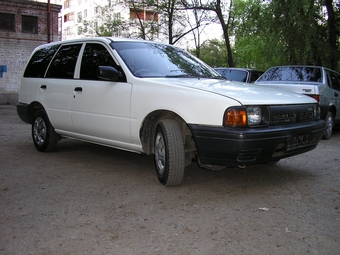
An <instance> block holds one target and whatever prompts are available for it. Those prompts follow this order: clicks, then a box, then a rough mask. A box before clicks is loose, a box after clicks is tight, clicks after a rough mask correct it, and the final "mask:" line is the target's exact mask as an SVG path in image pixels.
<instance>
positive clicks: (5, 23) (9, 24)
mask: <svg viewBox="0 0 340 255" xmlns="http://www.w3.org/2000/svg"><path fill="white" fill-rule="evenodd" d="M0 30H6V31H12V32H15V15H14V14H9V13H0Z"/></svg>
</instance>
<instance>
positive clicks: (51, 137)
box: [32, 110, 59, 152]
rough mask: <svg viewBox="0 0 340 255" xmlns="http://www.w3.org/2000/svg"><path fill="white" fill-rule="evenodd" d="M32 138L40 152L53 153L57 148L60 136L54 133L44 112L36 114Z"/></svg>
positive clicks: (40, 111) (39, 111)
mask: <svg viewBox="0 0 340 255" xmlns="http://www.w3.org/2000/svg"><path fill="white" fill-rule="evenodd" d="M32 138H33V143H34V145H35V147H36V148H37V150H38V151H46V152H48V151H53V150H55V148H56V147H57V143H58V140H59V136H58V134H57V133H56V132H55V131H54V128H53V126H52V125H51V123H50V121H49V119H48V117H47V114H46V112H45V111H44V110H38V111H37V112H36V113H35V114H34V118H33V124H32Z"/></svg>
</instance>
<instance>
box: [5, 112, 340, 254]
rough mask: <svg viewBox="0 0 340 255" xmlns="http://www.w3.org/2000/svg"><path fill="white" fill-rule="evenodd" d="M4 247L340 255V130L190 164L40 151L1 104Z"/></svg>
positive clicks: (69, 143)
mask: <svg viewBox="0 0 340 255" xmlns="http://www.w3.org/2000/svg"><path fill="white" fill-rule="evenodd" d="M0 141H1V146H0V254H6V255H7V254H26V255H28V254H34V255H35V254H46V255H53V254H91V255H92V254H117V255H121V254H156V255H167V254H180V255H187V254H193V255H196V254H211V255H214V254H216V255H217V254H258V255H262V254H289V255H291V254H320V255H321V254H322V255H325V254H330V255H335V254H340V164H339V163H340V130H335V133H334V136H333V138H332V139H331V140H329V141H325V140H322V141H321V142H320V144H319V145H318V147H317V148H316V149H315V150H313V151H311V152H308V153H305V154H302V155H299V156H295V157H292V158H287V159H284V160H281V161H280V162H279V163H277V164H276V165H259V166H252V167H247V168H245V169H239V168H231V169H226V170H222V171H219V172H211V171H207V170H204V169H200V168H199V167H198V166H197V165H196V164H192V165H191V166H189V167H187V168H186V172H185V176H184V180H183V183H182V185H181V186H178V187H171V188H167V187H165V186H163V185H161V184H160V183H159V182H158V180H157V176H156V172H155V169H154V163H153V158H152V157H145V156H140V155H138V154H134V153H129V152H124V151H119V150H115V149H111V148H106V147H101V146H97V145H92V144H87V143H83V142H79V141H73V140H70V139H63V140H62V141H60V143H59V144H58V150H57V151H56V152H53V153H41V152H38V151H37V150H36V149H35V147H34V145H33V142H32V140H31V136H30V125H28V124H25V123H23V122H22V121H21V120H20V119H19V118H18V117H17V115H16V109H15V106H0Z"/></svg>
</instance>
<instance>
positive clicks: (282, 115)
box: [270, 104, 314, 126]
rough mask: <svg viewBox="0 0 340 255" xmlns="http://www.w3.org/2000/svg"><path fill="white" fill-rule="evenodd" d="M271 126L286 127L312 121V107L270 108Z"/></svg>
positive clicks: (289, 106) (286, 106) (309, 105)
mask: <svg viewBox="0 0 340 255" xmlns="http://www.w3.org/2000/svg"><path fill="white" fill-rule="evenodd" d="M270 112H271V116H272V122H271V123H272V125H273V126H276V125H286V124H293V123H299V122H306V121H312V120H314V105H311V104H305V105H280V106H271V107H270Z"/></svg>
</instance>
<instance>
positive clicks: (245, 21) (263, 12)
mask: <svg viewBox="0 0 340 255" xmlns="http://www.w3.org/2000/svg"><path fill="white" fill-rule="evenodd" d="M323 3H324V1H321V0H320V1H314V0H299V1H297V0H271V1H262V0H234V8H233V17H234V23H233V27H232V33H231V34H232V35H233V36H234V38H235V45H234V49H235V53H234V58H235V63H236V66H242V67H243V66H244V67H256V68H260V69H263V70H265V69H267V68H268V67H270V66H273V65H291V64H311V65H323V66H326V67H330V68H333V69H336V67H334V65H333V64H332V61H331V55H334V54H339V38H340V36H339V26H337V28H338V30H337V32H335V33H337V42H338V45H337V50H336V51H335V53H334V51H331V50H330V47H331V46H330V43H329V27H328V26H327V24H328V23H327V22H328V20H327V15H326V14H325V9H324V6H323ZM333 6H334V7H336V5H335V4H333ZM336 10H338V9H336V8H335V15H337V18H336V21H337V22H339V21H340V15H339V12H336ZM331 52H333V53H331ZM337 68H339V69H340V66H339V64H338V67H337Z"/></svg>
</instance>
